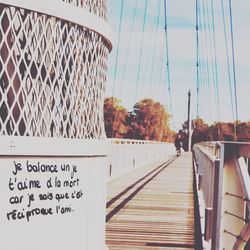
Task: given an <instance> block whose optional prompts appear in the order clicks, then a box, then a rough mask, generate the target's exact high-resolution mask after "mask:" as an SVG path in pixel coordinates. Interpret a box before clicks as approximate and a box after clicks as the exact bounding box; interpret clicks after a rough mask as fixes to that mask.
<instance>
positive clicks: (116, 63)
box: [112, 0, 124, 96]
mask: <svg viewBox="0 0 250 250" xmlns="http://www.w3.org/2000/svg"><path fill="white" fill-rule="evenodd" d="M123 6H124V0H122V3H121V9H120V21H119V33H118V41H117V49H116V56H115V70H114V80H113V91H112V95H113V96H114V93H115V85H116V76H117V67H118V57H119V47H120V38H121V26H122V18H123Z"/></svg>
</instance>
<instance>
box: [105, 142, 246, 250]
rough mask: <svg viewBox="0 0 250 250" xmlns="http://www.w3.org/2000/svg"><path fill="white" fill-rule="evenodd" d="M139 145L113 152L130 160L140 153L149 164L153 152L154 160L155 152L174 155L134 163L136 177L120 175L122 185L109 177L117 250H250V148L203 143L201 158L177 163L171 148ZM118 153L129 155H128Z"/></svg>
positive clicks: (186, 156)
mask: <svg viewBox="0 0 250 250" xmlns="http://www.w3.org/2000/svg"><path fill="white" fill-rule="evenodd" d="M113 142H114V141H113ZM119 143H121V144H119ZM136 143H137V144H138V143H139V142H138V141H137V142H133V141H128V142H127V143H126V141H125V140H122V141H120V142H119V141H117V140H116V141H115V144H113V152H116V155H117V157H122V155H123V156H124V157H127V160H128V161H129V159H128V157H129V156H128V154H127V153H126V150H130V151H133V152H135V151H136V149H135V148H136V147H137V146H138V149H139V148H140V150H139V151H140V152H141V154H140V158H141V159H142V158H143V157H142V152H145V153H146V150H144V151H143V150H141V148H142V147H143V146H144V147H145V146H146V145H147V147H148V149H149V148H151V150H149V151H150V152H152V154H153V155H154V153H153V151H154V150H153V148H154V146H156V147H158V150H159V148H163V149H164V147H165V149H166V148H167V149H168V153H167V154H165V155H162V154H160V153H159V155H158V156H159V157H156V158H157V159H156V158H154V157H150V154H149V153H148V155H147V157H148V158H149V160H148V162H147V163H146V162H144V164H142V165H141V166H140V167H137V166H135V162H136V159H135V158H133V159H131V162H132V164H131V168H130V171H128V170H124V172H123V173H122V171H121V170H120V173H122V174H120V175H118V174H116V178H114V177H112V171H111V172H109V173H111V177H109V178H110V180H109V181H108V196H107V211H106V244H107V245H108V247H109V249H203V248H204V249H244V247H245V245H246V243H247V241H248V238H249V234H250V224H249V195H250V193H249V192H250V182H249V171H248V166H249V164H248V158H249V156H250V155H249V154H250V145H249V144H245V143H230V142H221V143H219V142H217V143H202V144H196V145H195V146H194V148H193V155H192V153H191V152H183V153H182V154H181V156H179V157H177V156H176V155H175V154H174V152H173V151H172V152H170V149H171V145H168V144H167V145H164V144H163V143H162V144H160V145H161V146H160V145H159V144H156V145H154V144H153V143H152V142H151V144H146V142H144V143H145V144H139V145H137V144H136ZM118 145H119V146H118ZM117 146H118V148H119V150H121V148H122V147H123V148H124V151H123V154H122V155H121V156H119V154H117V151H116V150H118V149H117V148H116V147H117ZM131 147H134V150H132V149H131ZM145 148H146V147H145ZM163 151H164V150H163ZM145 156H146V155H145ZM119 162H120V165H122V164H123V163H124V161H119ZM114 163H115V160H114ZM125 165H126V164H124V165H123V166H125ZM128 165H129V164H128ZM128 165H127V166H128ZM112 167H113V170H114V169H115V166H112ZM112 167H110V169H111V168H112ZM124 168H125V167H124ZM124 173H125V174H124ZM246 249H248V248H246Z"/></svg>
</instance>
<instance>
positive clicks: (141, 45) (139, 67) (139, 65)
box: [135, 0, 148, 99]
mask: <svg viewBox="0 0 250 250" xmlns="http://www.w3.org/2000/svg"><path fill="white" fill-rule="evenodd" d="M147 7H148V0H146V2H145V7H144V16H143V24H142V37H141V44H140V53H139V64H138V70H137V79H136V91H135V99H136V98H137V94H138V86H139V81H140V71H141V59H142V51H143V44H144V43H143V41H144V33H145V24H146V17H147Z"/></svg>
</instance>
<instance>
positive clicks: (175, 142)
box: [174, 133, 182, 156]
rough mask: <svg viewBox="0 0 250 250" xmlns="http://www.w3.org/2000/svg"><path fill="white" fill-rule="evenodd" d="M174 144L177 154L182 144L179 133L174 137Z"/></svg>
mask: <svg viewBox="0 0 250 250" xmlns="http://www.w3.org/2000/svg"><path fill="white" fill-rule="evenodd" d="M174 145H175V148H176V153H177V156H179V155H180V153H181V146H182V142H181V135H180V134H179V133H178V134H177V135H176V137H175V141H174Z"/></svg>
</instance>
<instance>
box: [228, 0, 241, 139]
mask: <svg viewBox="0 0 250 250" xmlns="http://www.w3.org/2000/svg"><path fill="white" fill-rule="evenodd" d="M229 13H230V31H231V45H232V46H231V49H232V60H233V82H234V101H235V115H236V124H237V123H238V119H239V117H238V100H237V86H236V85H237V83H236V69H235V53H234V34H233V15H232V4H231V0H229ZM236 136H237V134H236Z"/></svg>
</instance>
